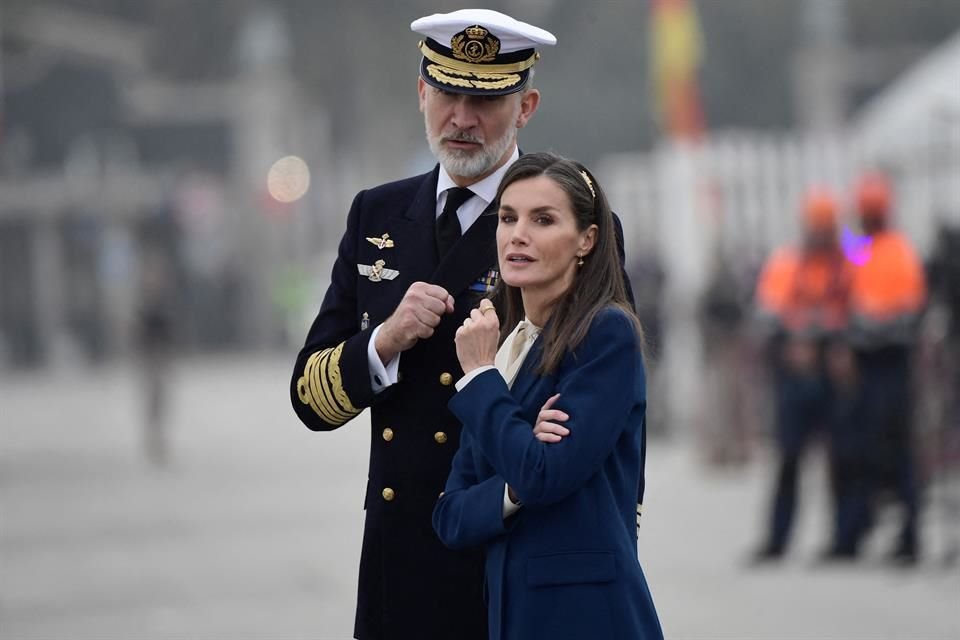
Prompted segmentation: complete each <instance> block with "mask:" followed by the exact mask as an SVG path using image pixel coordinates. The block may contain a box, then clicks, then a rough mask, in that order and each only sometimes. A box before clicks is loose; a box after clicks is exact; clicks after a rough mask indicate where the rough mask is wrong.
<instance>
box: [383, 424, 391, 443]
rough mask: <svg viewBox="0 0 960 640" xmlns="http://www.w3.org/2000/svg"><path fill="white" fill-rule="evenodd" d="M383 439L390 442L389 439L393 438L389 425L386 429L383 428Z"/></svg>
mask: <svg viewBox="0 0 960 640" xmlns="http://www.w3.org/2000/svg"><path fill="white" fill-rule="evenodd" d="M383 439H384V440H386V441H387V442H390V441H391V440H393V429H391V428H390V427H387V428H386V429H384V430H383Z"/></svg>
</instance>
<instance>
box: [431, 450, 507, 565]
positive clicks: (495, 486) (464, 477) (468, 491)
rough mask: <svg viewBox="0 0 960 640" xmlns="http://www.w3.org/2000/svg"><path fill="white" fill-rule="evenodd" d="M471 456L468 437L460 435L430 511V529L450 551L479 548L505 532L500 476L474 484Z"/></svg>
mask: <svg viewBox="0 0 960 640" xmlns="http://www.w3.org/2000/svg"><path fill="white" fill-rule="evenodd" d="M473 456H474V449H473V444H472V442H471V440H470V436H469V434H468V433H466V432H463V434H462V436H461V439H460V448H459V449H458V450H457V453H456V455H455V456H454V458H453V466H452V468H451V470H450V475H449V477H448V478H447V484H446V487H445V488H444V492H443V493H442V494H440V499H439V500H438V501H437V504H436V506H435V507H434V509H433V528H434V530H435V531H436V532H437V536H438V537H439V538H440V541H441V542H443V544H445V545H447V546H448V547H450V548H451V549H463V548H466V547H472V546H478V545H481V544H483V543H485V542H487V541H488V540H490V539H492V538H495V537H497V536H499V535H501V534H503V533H505V532H506V531H507V529H508V527H507V526H506V525H505V523H504V520H503V491H504V487H505V486H506V483H505V482H504V480H503V478H501V477H500V476H492V477H490V478H487V479H486V480H484V481H482V482H481V481H478V478H477V473H476V469H475V468H474V464H473Z"/></svg>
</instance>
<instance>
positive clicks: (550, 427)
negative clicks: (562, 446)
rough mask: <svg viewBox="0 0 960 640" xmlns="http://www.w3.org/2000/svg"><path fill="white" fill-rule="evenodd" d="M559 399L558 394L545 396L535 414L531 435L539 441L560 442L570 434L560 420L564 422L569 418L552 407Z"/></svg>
mask: <svg viewBox="0 0 960 640" xmlns="http://www.w3.org/2000/svg"><path fill="white" fill-rule="evenodd" d="M559 399H560V394H559V393H558V394H556V395H552V396H550V397H549V398H547V401H546V402H544V403H543V407H541V408H540V413H539V414H537V424H536V425H535V426H534V427H533V435H534V436H535V437H536V438H537V440H539V441H540V442H560V441H561V440H563V438H564V437H565V436H568V435H570V429H567V428H566V427H564V426H563V425H561V424H558V423H560V422H566V421H567V420H569V419H570V416H568V415H567V414H566V413H564V412H563V411H560V410H559V409H552V408H551V407H553V405H554V404H555V403H556V402H557V400H559Z"/></svg>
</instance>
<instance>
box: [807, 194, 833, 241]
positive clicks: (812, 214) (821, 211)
mask: <svg viewBox="0 0 960 640" xmlns="http://www.w3.org/2000/svg"><path fill="white" fill-rule="evenodd" d="M837 208H838V207H837V199H836V198H835V197H834V196H833V194H832V193H831V192H830V191H829V190H828V189H825V188H823V187H811V188H810V189H808V190H807V193H806V194H805V195H804V197H803V223H804V226H805V227H806V228H807V230H808V231H833V230H835V229H836V228H837Z"/></svg>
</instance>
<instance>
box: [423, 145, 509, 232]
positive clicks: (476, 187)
mask: <svg viewBox="0 0 960 640" xmlns="http://www.w3.org/2000/svg"><path fill="white" fill-rule="evenodd" d="M519 157H520V150H519V149H518V148H517V146H516V145H514V147H513V154H511V156H510V159H509V160H507V161H506V162H505V163H503V166H501V167H500V168H499V169H497V170H496V171H494V172H493V173H491V174H490V175H488V176H487V177H486V178H484V179H483V180H480V181H479V182H475V183H473V184H471V185H467V186H468V188H469V189H470V190H471V191H473V193H474V195H476V196H479V198H480V199H481V200H483V201H484V204H483V209H486V208H487V207H488V206H489V205H490V203H491V202H493V199H494V198H496V197H497V188H498V187H499V186H500V181H501V180H502V179H503V175H504V174H505V173H506V172H507V169H509V168H510V165H512V164H513V163H514V162H516V161H517V158H519ZM457 186H459V185H458V184H457V183H456V182H454V181H453V178H451V177H450V174H449V173H447V170H446V169H444V167H443V164H441V165H440V177H439V178H438V179H437V204H438V206H437V215H438V216H439V215H440V211H442V210H443V208H442V206H441V205H440V196H441V195H443V193H444V192H445V191H446V190H447V189H450V188H453V187H457ZM481 211H482V210H481ZM464 229H466V227H464Z"/></svg>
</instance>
